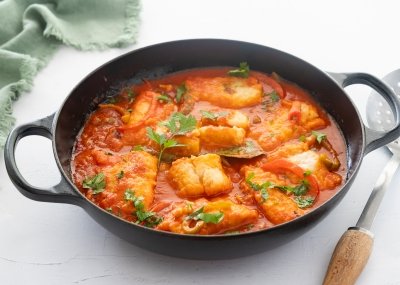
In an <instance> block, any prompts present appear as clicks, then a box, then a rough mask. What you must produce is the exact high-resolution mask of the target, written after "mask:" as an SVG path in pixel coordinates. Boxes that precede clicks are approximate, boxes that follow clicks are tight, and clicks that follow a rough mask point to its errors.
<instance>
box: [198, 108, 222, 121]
mask: <svg viewBox="0 0 400 285" xmlns="http://www.w3.org/2000/svg"><path fill="white" fill-rule="evenodd" d="M200 113H201V115H202V116H203V117H204V118H207V119H210V120H213V121H215V120H217V119H218V118H221V117H225V116H226V115H228V112H210V111H204V110H200Z"/></svg>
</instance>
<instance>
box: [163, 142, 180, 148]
mask: <svg viewBox="0 0 400 285" xmlns="http://www.w3.org/2000/svg"><path fill="white" fill-rule="evenodd" d="M176 146H184V145H183V144H180V143H178V142H177V141H175V140H166V141H165V143H164V149H167V148H171V147H176Z"/></svg>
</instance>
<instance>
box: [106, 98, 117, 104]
mask: <svg viewBox="0 0 400 285" xmlns="http://www.w3.org/2000/svg"><path fill="white" fill-rule="evenodd" d="M106 103H107V104H115V103H117V99H116V98H115V97H109V98H108V99H107V100H106Z"/></svg>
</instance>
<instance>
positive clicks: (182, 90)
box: [175, 83, 187, 103]
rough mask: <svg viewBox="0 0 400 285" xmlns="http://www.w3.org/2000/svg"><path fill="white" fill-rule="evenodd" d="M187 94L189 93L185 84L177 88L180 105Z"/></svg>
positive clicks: (177, 100) (176, 98) (177, 99)
mask: <svg viewBox="0 0 400 285" xmlns="http://www.w3.org/2000/svg"><path fill="white" fill-rule="evenodd" d="M186 92H187V89H186V85H185V84H184V83H182V84H181V85H179V86H178V87H177V88H176V96H175V101H176V103H180V102H181V100H182V97H183V95H185V94H186Z"/></svg>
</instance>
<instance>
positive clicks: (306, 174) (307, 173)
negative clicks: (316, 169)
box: [303, 170, 312, 176]
mask: <svg viewBox="0 0 400 285" xmlns="http://www.w3.org/2000/svg"><path fill="white" fill-rule="evenodd" d="M311 174H312V171H311V170H306V171H304V173H303V175H304V176H310V175H311Z"/></svg>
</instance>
